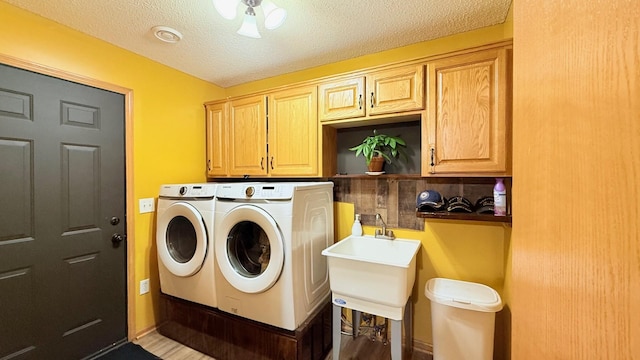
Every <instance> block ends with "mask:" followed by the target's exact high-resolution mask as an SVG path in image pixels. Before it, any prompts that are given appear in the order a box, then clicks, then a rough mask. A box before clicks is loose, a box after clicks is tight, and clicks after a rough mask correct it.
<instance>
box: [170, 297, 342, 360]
mask: <svg viewBox="0 0 640 360" xmlns="http://www.w3.org/2000/svg"><path fill="white" fill-rule="evenodd" d="M331 308H332V307H331V303H330V302H329V301H327V304H326V305H325V306H322V307H321V308H319V309H318V310H316V312H315V313H314V314H312V315H311V316H310V317H309V319H308V320H307V321H306V322H304V323H303V324H302V325H300V327H299V328H298V329H296V330H295V331H289V330H284V329H280V328H277V327H274V326H270V325H266V324H262V323H259V322H255V321H252V320H248V319H245V318H242V317H238V316H235V315H232V314H228V313H226V312H223V311H220V310H218V309H214V308H210V307H207V306H203V305H199V304H195V303H192V302H189V301H185V300H182V299H178V298H175V297H172V296H168V295H165V294H160V311H161V314H160V315H161V319H160V320H161V325H160V326H159V327H158V332H159V333H160V334H162V335H164V336H166V337H168V338H170V339H173V340H175V341H178V342H180V343H182V344H184V345H187V346H189V347H191V348H193V349H196V350H198V351H200V352H202V353H204V354H207V355H209V356H212V357H214V358H216V359H218V360H235V359H251V360H263V359H264V360H303V359H304V360H322V359H325V358H326V357H327V355H328V354H329V352H330V351H331V346H332V338H331Z"/></svg>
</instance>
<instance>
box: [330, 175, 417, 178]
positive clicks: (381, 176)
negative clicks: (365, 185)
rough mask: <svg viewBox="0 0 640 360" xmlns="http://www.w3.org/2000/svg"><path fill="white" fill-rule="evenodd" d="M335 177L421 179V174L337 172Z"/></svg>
mask: <svg viewBox="0 0 640 360" xmlns="http://www.w3.org/2000/svg"><path fill="white" fill-rule="evenodd" d="M333 178H352V179H354V178H355V179H375V178H383V179H420V178H422V176H421V175H420V174H381V175H367V174H335V175H334V176H333Z"/></svg>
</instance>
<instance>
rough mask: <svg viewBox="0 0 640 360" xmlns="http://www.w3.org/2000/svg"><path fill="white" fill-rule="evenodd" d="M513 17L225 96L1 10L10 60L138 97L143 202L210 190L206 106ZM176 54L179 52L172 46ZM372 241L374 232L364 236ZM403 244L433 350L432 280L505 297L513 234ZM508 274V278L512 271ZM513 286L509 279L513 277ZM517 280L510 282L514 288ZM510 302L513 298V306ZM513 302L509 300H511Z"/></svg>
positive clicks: (152, 274)
mask: <svg viewBox="0 0 640 360" xmlns="http://www.w3.org/2000/svg"><path fill="white" fill-rule="evenodd" d="M512 33H513V30H512V20H511V15H510V16H509V19H508V21H507V22H506V23H505V25H496V26H492V27H488V28H484V29H480V30H477V31H472V32H468V33H464V34H459V35H454V36H450V37H446V38H442V39H437V40H433V41H428V42H423V43H419V44H415V45H410V46H406V47H403V48H398V49H394V50H390V51H386V52H382V53H378V54H372V55H367V56H363V57H360V58H357V59H351V60H347V61H342V62H338V63H334V64H329V65H325V66H319V67H316V68H312V69H308V70H304V71H300V72H296V73H292V74H287V75H283V76H279V77H274V78H270V79H265V80H261V81H256V82H252V83H248V84H244V85H239V86H235V87H231V88H228V89H221V88H219V87H216V86H215V85H212V84H209V83H206V82H204V81H201V80H198V79H196V78H194V77H191V76H188V75H186V74H184V73H181V72H178V71H176V70H173V69H170V68H168V67H166V66H163V65H160V64H158V63H156V62H153V61H151V60H148V59H145V58H143V57H140V56H138V55H136V54H133V53H131V52H128V51H125V50H123V49H121V48H118V47H115V46H113V45H110V44H108V43H105V42H103V41H100V40H97V39H95V38H92V37H89V36H87V35H84V34H82V33H79V32H77V31H74V30H71V29H69V28H66V27H63V26H60V25H59V24H57V23H55V22H52V21H49V20H46V19H43V18H41V17H39V16H36V15H33V14H31V13H28V12H25V11H23V10H20V9H18V8H16V7H13V6H10V5H8V4H6V3H3V2H0V54H4V55H9V56H12V57H16V58H19V59H23V60H28V61H32V62H35V63H38V64H42V65H45V66H49V67H53V68H56V69H60V70H64V71H68V72H71V73H75V74H79V75H83V76H86V77H89V78H94V79H97V80H101V81H104V82H108V83H112V84H116V85H119V86H121V87H125V88H129V89H132V90H133V124H134V127H133V128H134V130H133V134H132V136H133V139H134V142H135V143H134V149H133V150H134V151H133V165H134V167H133V179H134V182H133V184H134V189H133V192H134V198H135V202H136V210H137V208H138V207H137V200H138V199H139V198H146V197H157V193H158V187H159V186H160V185H161V184H163V183H180V182H200V181H206V177H205V174H204V166H203V164H204V157H205V148H204V146H205V142H204V136H205V135H204V134H205V129H204V110H203V107H202V103H203V102H205V101H210V100H216V99H221V98H223V97H225V96H236V95H242V94H247V93H251V92H255V91H259V90H263V89H267V88H270V87H274V86H281V85H286V84H290V83H294V82H298V81H304V80H309V79H313V78H317V77H322V76H328V75H331V74H336V73H341V72H346V71H351V70H357V69H360V68H364V67H370V66H376V65H381V64H384V63H387V62H394V61H401V60H407V59H413V58H418V57H424V56H429V55H435V54H439V53H445V52H450V51H455V50H460V49H464V48H467V47H473V46H479V45H483V44H487V43H491V42H496V41H501V40H504V39H508V38H510V37H511V35H512ZM167 46H178V47H179V44H177V45H167ZM133 219H134V222H135V233H134V234H129V239H130V240H133V241H135V281H136V291H137V289H138V286H137V284H138V283H139V281H140V280H141V279H144V278H150V279H151V289H152V292H151V293H154V291H153V290H154V289H158V288H159V283H158V277H157V261H156V256H155V246H154V245H153V243H154V242H153V239H154V234H155V224H154V223H155V217H154V215H152V214H135V215H134V218H133ZM352 219H353V206H350V204H336V237H337V238H342V237H344V236H346V235H347V234H348V233H349V232H350V229H351V223H352ZM364 231H365V233H367V234H372V233H373V228H370V227H366V226H365V227H364ZM396 235H397V236H399V237H406V238H413V239H419V240H421V242H422V245H423V246H422V250H421V252H420V254H419V257H418V275H417V278H416V288H415V290H414V294H413V296H414V302H415V303H416V306H415V333H414V337H415V338H416V339H417V340H418V341H422V342H426V343H431V341H432V336H431V328H430V314H429V312H430V305H429V302H428V300H427V299H426V298H425V297H424V285H425V283H426V281H427V280H428V279H429V278H432V277H436V276H441V277H449V278H454V279H464V280H470V281H478V282H482V283H485V284H488V285H490V286H492V287H494V288H496V289H497V290H498V291H500V292H502V291H503V290H502V288H503V285H504V282H505V269H507V265H506V262H507V259H508V257H509V246H508V244H509V239H510V231H509V230H508V229H506V228H504V227H503V226H502V225H496V224H483V223H472V222H450V221H438V220H427V221H426V223H425V230H424V231H411V230H401V229H398V230H396ZM507 270H508V269H507ZM507 277H508V275H507ZM507 280H508V279H507ZM504 295H506V294H503V296H504ZM504 300H505V301H507V302H508V298H506V296H505V299H504ZM135 311H136V329H135V332H136V333H139V332H141V331H144V330H145V329H148V328H149V327H151V326H154V325H155V323H156V319H157V318H156V315H157V314H156V312H157V298H155V297H154V296H152V295H143V296H136V303H135Z"/></svg>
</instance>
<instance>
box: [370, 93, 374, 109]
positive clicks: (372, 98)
mask: <svg viewBox="0 0 640 360" xmlns="http://www.w3.org/2000/svg"><path fill="white" fill-rule="evenodd" d="M374 101H375V97H374V96H373V91H372V92H371V108H372V109H373V102H374Z"/></svg>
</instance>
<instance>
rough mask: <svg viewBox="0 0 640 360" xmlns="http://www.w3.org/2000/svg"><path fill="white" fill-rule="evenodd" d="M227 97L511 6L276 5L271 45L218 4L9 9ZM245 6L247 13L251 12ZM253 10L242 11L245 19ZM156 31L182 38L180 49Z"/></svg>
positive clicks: (172, 1)
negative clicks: (280, 14)
mask: <svg viewBox="0 0 640 360" xmlns="http://www.w3.org/2000/svg"><path fill="white" fill-rule="evenodd" d="M2 1H4V2H6V3H9V4H12V5H15V6H18V7H20V8H23V9H25V10H28V11H31V12H33V13H36V14H38V15H41V16H43V17H46V18H49V19H52V20H54V21H56V22H58V23H61V24H64V25H66V26H69V27H71V28H73V29H76V30H79V31H81V32H83V33H86V34H89V35H91V36H93V37H96V38H100V39H103V40H105V41H107V42H109V43H112V44H115V45H117V46H119V47H122V48H124V49H127V50H130V51H132V52H134V53H137V54H140V55H142V56H144V57H147V58H150V59H153V60H155V61H157V62H159V63H162V64H165V65H167V66H170V67H172V68H175V69H178V70H181V71H183V72H185V73H188V74H191V75H193V76H195V77H198V78H200V79H203V80H206V81H209V82H211V83H214V84H216V85H218V86H221V87H229V86H233V85H238V84H243V83H246V82H249V81H254V80H259V79H264V78H268V77H272V76H276V75H281V74H286V73H290V72H293V71H297V70H302V69H306V68H310V67H314V66H319V65H324V64H329V63H332V62H336V61H340V60H346V59H350V58H354V57H358V56H362V55H367V54H372V53H376V52H380V51H384V50H388V49H393V48H397V47H400V46H405V45H410V44H413V43H417V42H421V41H426V40H431V39H436V38H440V37H443V36H448V35H451V34H456V33H460V32H465V31H469V30H473V29H478V28H482V27H486V26H491V25H495V24H500V23H502V22H504V20H505V18H506V16H507V12H508V10H509V6H510V4H511V0H406V1H395V0H351V1H348V0H273V2H274V3H275V4H276V5H278V6H280V7H283V8H285V9H286V10H287V11H288V17H287V20H286V21H285V23H284V24H283V25H282V26H281V27H280V28H278V29H275V30H266V29H265V28H264V27H263V14H262V11H261V10H260V9H259V8H258V9H257V10H256V13H257V20H258V29H259V31H260V33H261V35H262V39H252V38H247V37H243V36H240V35H238V34H236V30H237V29H238V28H239V27H240V24H241V22H242V16H238V17H237V18H236V19H235V20H225V19H224V18H222V17H221V16H220V15H219V14H218V13H217V12H216V10H215V8H214V6H213V3H212V1H211V0H135V1H134V0H106V1H105V0H100V1H98V0H48V1H43V0H2ZM241 6H242V5H241ZM242 11H243V9H242V8H241V9H239V11H238V13H239V15H242ZM156 25H165V26H170V27H172V28H175V29H177V30H178V31H180V32H181V33H182V34H183V39H182V41H180V42H179V43H177V44H167V43H164V42H161V41H159V40H157V39H156V38H155V37H154V36H153V33H152V31H151V28H152V27H154V26H156Z"/></svg>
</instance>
